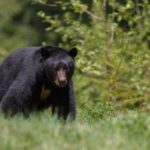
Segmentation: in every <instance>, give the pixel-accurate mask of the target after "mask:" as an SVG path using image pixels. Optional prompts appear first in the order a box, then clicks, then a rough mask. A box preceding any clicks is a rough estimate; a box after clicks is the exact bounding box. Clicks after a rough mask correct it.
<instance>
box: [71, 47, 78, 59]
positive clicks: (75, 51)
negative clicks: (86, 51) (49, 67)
mask: <svg viewBox="0 0 150 150" xmlns="http://www.w3.org/2000/svg"><path fill="white" fill-rule="evenodd" d="M77 53H78V51H77V49H76V48H72V49H71V50H70V51H69V55H70V56H71V57H72V58H75V57H76V56H77Z"/></svg>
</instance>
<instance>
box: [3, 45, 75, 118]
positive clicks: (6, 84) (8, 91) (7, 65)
mask: <svg viewBox="0 0 150 150" xmlns="http://www.w3.org/2000/svg"><path fill="white" fill-rule="evenodd" d="M76 55H77V50H76V49H75V48H73V49H72V50H70V51H69V52H67V51H66V50H64V49H62V48H58V47H45V48H42V47H27V48H24V49H18V50H17V51H16V52H14V53H13V54H11V55H9V56H8V57H7V58H6V59H5V60H4V62H3V63H2V64H1V66H0V108H1V111H2V112H3V113H4V114H6V115H15V114H16V113H18V112H22V113H23V114H24V115H28V114H29V112H31V111H33V110H42V109H44V108H47V107H49V106H51V108H52V112H53V113H57V114H58V116H59V117H63V118H64V119H66V118H67V116H68V115H69V114H70V117H71V118H72V119H75V116H76V105H75V96H74V90H73V83H72V80H71V77H72V75H73V73H74V59H75V56H76ZM59 65H61V66H62V67H63V66H64V65H65V67H67V68H66V70H65V71H66V74H67V81H68V82H67V85H66V86H65V87H58V86H57V85H55V83H54V78H55V76H56V71H55V69H56V67H58V66H59ZM43 86H44V87H45V89H47V90H50V94H49V95H48V97H47V98H46V99H44V100H43V99H41V96H40V94H41V90H42V87H43Z"/></svg>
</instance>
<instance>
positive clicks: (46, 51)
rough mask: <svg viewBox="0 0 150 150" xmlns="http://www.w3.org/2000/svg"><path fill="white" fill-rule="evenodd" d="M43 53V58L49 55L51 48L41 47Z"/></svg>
mask: <svg viewBox="0 0 150 150" xmlns="http://www.w3.org/2000/svg"><path fill="white" fill-rule="evenodd" d="M41 55H42V57H43V58H47V57H49V50H48V48H47V47H42V48H41Z"/></svg>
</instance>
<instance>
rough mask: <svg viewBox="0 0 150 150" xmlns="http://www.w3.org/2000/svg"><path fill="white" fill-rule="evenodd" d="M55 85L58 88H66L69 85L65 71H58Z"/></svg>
mask: <svg viewBox="0 0 150 150" xmlns="http://www.w3.org/2000/svg"><path fill="white" fill-rule="evenodd" d="M55 84H56V85H57V86H58V87H65V86H66V85H67V76H66V72H65V70H63V69H60V70H58V71H57V77H56V80H55Z"/></svg>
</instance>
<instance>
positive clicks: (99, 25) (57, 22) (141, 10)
mask: <svg viewBox="0 0 150 150" xmlns="http://www.w3.org/2000/svg"><path fill="white" fill-rule="evenodd" d="M37 1H38V0H37ZM39 2H41V1H39ZM43 4H44V5H46V6H47V7H49V9H51V7H52V6H51V4H50V3H48V1H42V5H43ZM55 6H57V9H58V8H59V10H61V14H59V13H55V14H53V15H51V16H50V15H48V14H46V12H44V11H42V10H41V11H40V12H39V13H38V15H39V16H40V17H41V18H43V19H44V21H45V22H47V23H49V26H48V27H47V34H48V33H49V32H54V33H55V35H56V36H57V37H59V39H60V44H59V45H60V46H62V47H66V48H69V47H70V45H72V47H73V46H76V47H77V48H78V49H79V55H78V60H77V69H78V71H77V76H78V77H77V79H75V80H82V79H84V80H82V81H81V82H80V85H79V84H78V85H77V84H76V88H77V89H80V90H79V91H82V92H80V94H82V93H83V89H84V87H85V86H86V89H85V90H86V97H84V100H83V99H80V100H79V101H80V102H81V101H85V99H86V100H87V103H88V100H89V99H90V101H92V100H94V97H93V96H92V94H91V93H90V92H89V90H90V87H89V85H90V84H91V85H92V88H93V89H94V91H95V94H94V95H96V96H97V97H98V99H99V100H102V101H111V102H115V103H116V102H117V103H119V104H120V102H121V103H122V106H126V105H124V104H126V103H127V105H132V106H133V107H128V108H132V109H133V108H136V107H139V106H141V105H145V103H147V102H148V100H149V98H150V94H149V93H150V88H149V84H148V83H149V82H150V78H149V75H150V61H149V59H150V51H149V47H148V46H149V25H150V18H149V15H150V11H149V7H150V4H149V2H148V1H147V0H145V1H142V2H141V1H140V2H134V1H132V0H129V1H126V2H125V3H122V2H120V1H117V0H116V1H115V0H112V1H109V2H108V1H107V0H103V1H99V0H94V1H93V2H92V6H91V7H88V5H87V4H85V3H84V1H80V0H78V1H74V0H70V1H67V2H66V1H65V2H64V1H56V2H54V3H53V7H55ZM108 8H109V9H111V11H109V10H108ZM85 15H87V16H88V17H87V20H86V21H85ZM83 18H84V19H83ZM83 20H84V21H83ZM87 22H88V23H87ZM81 75H82V77H81ZM84 76H87V77H88V78H86V77H84ZM85 83H86V85H85ZM81 103H82V102H81ZM135 103H138V104H139V105H134V104H135ZM134 106H135V107H134Z"/></svg>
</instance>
